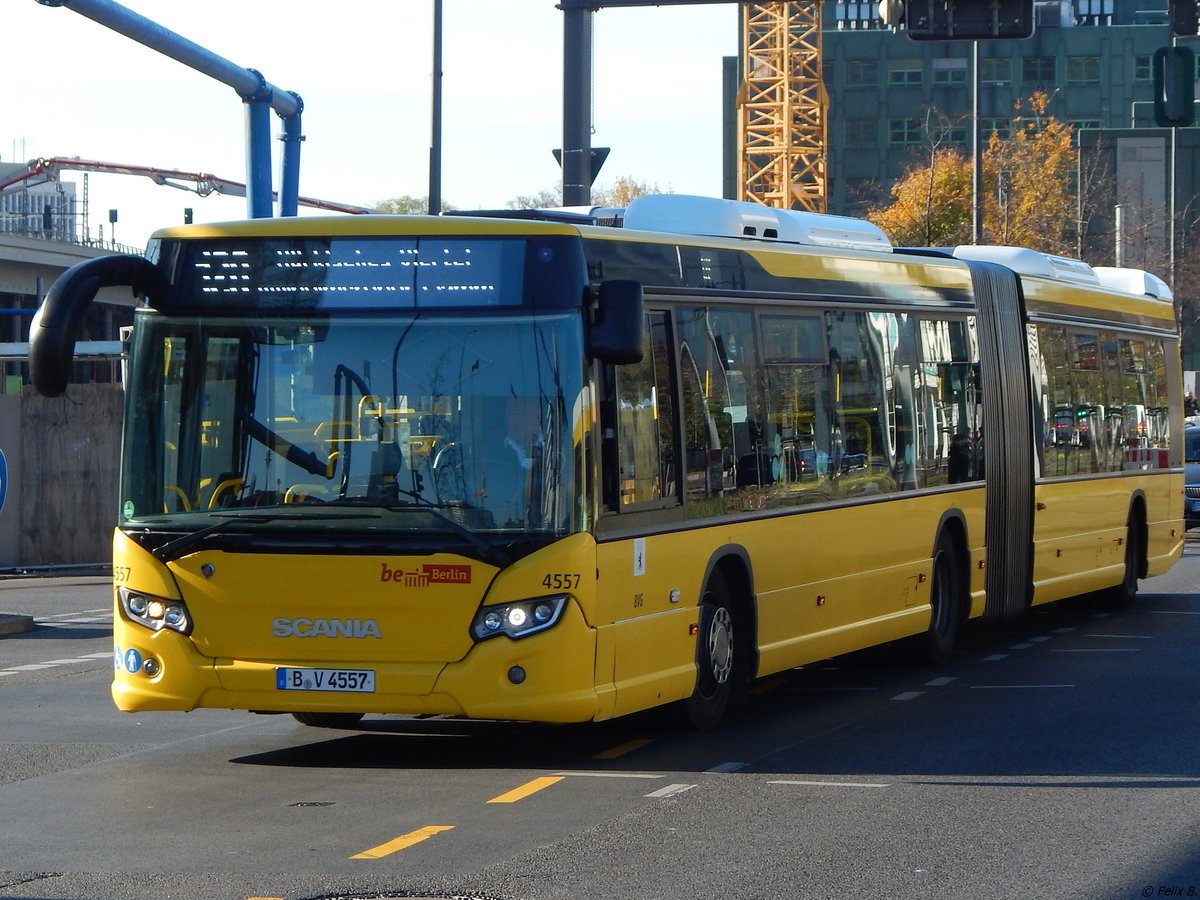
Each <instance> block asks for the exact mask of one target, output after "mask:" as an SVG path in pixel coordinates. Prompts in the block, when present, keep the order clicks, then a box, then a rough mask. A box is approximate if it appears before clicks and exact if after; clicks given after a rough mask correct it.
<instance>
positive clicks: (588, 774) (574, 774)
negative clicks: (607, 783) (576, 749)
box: [554, 772, 666, 779]
mask: <svg viewBox="0 0 1200 900" xmlns="http://www.w3.org/2000/svg"><path fill="white" fill-rule="evenodd" d="M554 774H555V775H561V776H563V777H564V778H651V779H653V778H666V776H665V775H649V774H646V773H644V772H555V773H554Z"/></svg>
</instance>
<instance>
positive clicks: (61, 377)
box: [29, 256, 164, 397]
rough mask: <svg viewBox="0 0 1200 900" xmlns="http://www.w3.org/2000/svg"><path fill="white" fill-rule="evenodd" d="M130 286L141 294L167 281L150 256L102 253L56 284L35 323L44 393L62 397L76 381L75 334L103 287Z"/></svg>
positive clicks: (34, 362) (34, 361)
mask: <svg viewBox="0 0 1200 900" xmlns="http://www.w3.org/2000/svg"><path fill="white" fill-rule="evenodd" d="M124 284H127V285H129V286H130V287H131V288H132V289H133V293H134V294H135V295H137V294H142V293H153V294H158V293H159V291H160V288H161V287H162V285H163V284H164V282H163V277H162V275H161V274H160V273H159V271H158V269H156V268H155V267H154V263H152V262H150V260H148V259H146V258H145V257H144V256H100V257H97V258H96V259H88V260H84V261H83V262H81V263H76V264H75V265H73V266H71V268H69V269H67V271H65V272H63V273H62V275H60V276H59V277H58V279H57V280H56V281H55V282H54V285H53V286H52V287H51V288H50V291H49V293H47V294H46V299H44V300H43V301H42V305H41V306H39V307H38V309H37V312H35V313H34V314H33V322H32V323H31V324H30V327H29V373H30V375H31V376H32V379H33V386H34V387H35V388H36V389H37V392H38V393H39V394H41V395H42V396H43V397H57V396H59V395H61V394H62V393H63V392H64V391H66V389H67V384H68V383H69V382H70V380H71V362H72V360H73V358H74V356H75V337H76V335H77V334H78V333H79V326H80V324H81V323H82V321H83V317H84V314H85V313H86V312H87V308H88V307H89V306H91V304H92V301H93V300H95V299H96V293H97V291H99V290H100V288H104V287H116V286H119V285H124Z"/></svg>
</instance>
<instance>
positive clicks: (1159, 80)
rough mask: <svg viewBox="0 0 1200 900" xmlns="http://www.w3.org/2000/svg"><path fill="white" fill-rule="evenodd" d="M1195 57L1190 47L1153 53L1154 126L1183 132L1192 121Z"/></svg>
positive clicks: (1163, 48) (1169, 48) (1194, 99)
mask: <svg viewBox="0 0 1200 900" xmlns="http://www.w3.org/2000/svg"><path fill="white" fill-rule="evenodd" d="M1195 82H1196V54H1195V53H1193V52H1192V48H1191V47H1159V48H1158V49H1157V50H1155V51H1154V123H1155V124H1156V125H1158V126H1159V127H1160V128H1186V127H1188V126H1189V125H1191V124H1192V123H1193V122H1195V121H1196V83H1195Z"/></svg>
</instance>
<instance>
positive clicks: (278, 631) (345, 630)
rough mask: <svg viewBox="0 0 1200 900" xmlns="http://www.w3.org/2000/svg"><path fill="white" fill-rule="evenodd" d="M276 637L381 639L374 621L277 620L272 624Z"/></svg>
mask: <svg viewBox="0 0 1200 900" xmlns="http://www.w3.org/2000/svg"><path fill="white" fill-rule="evenodd" d="M271 633H272V634H274V635H275V636H276V637H301V638H311V637H345V638H367V637H373V638H380V637H382V635H380V633H379V625H378V624H377V623H376V622H375V621H374V620H373V619H367V620H365V621H362V620H359V619H282V618H281V619H276V620H275V621H273V622H272V623H271Z"/></svg>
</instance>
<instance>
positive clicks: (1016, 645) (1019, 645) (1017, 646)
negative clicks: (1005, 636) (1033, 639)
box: [1008, 644, 1033, 650]
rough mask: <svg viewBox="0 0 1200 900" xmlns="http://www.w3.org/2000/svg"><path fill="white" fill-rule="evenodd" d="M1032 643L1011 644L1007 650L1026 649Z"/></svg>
mask: <svg viewBox="0 0 1200 900" xmlns="http://www.w3.org/2000/svg"><path fill="white" fill-rule="evenodd" d="M1032 646H1033V644H1013V645H1012V646H1011V647H1009V648H1008V649H1009V650H1028V649H1029V648H1030V647H1032Z"/></svg>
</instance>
